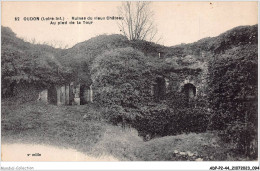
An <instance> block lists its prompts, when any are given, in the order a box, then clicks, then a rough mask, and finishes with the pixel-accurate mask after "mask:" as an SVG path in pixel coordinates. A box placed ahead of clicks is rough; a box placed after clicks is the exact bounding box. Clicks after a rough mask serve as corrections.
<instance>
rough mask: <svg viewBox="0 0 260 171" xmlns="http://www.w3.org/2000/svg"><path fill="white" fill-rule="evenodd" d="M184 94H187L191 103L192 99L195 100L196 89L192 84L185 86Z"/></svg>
mask: <svg viewBox="0 0 260 171" xmlns="http://www.w3.org/2000/svg"><path fill="white" fill-rule="evenodd" d="M183 92H184V94H185V97H186V99H187V101H189V100H190V99H191V98H194V97H195V96H196V87H195V86H194V85H193V84H190V83H188V84H185V85H184V88H183Z"/></svg>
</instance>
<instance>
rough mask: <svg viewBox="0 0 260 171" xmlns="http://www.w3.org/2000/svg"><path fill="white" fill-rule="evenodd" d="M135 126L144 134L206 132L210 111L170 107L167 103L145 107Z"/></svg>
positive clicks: (160, 134)
mask: <svg viewBox="0 0 260 171" xmlns="http://www.w3.org/2000/svg"><path fill="white" fill-rule="evenodd" d="M141 113H142V115H141V116H138V117H137V119H136V123H137V124H136V125H135V127H136V128H137V130H138V131H139V132H141V134H142V135H146V134H150V135H151V136H152V137H155V136H166V135H176V134H180V133H189V132H204V131H206V130H207V128H208V123H209V116H210V115H209V112H208V110H207V109H205V108H201V107H197V108H191V107H187V108H175V109H173V108H169V106H168V105H166V104H158V105H154V106H150V107H143V108H142V110H141Z"/></svg>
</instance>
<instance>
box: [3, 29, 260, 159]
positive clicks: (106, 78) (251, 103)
mask: <svg viewBox="0 0 260 171" xmlns="http://www.w3.org/2000/svg"><path fill="white" fill-rule="evenodd" d="M257 37H258V35H257V25H255V26H241V27H237V28H234V29H232V30H230V31H227V32H225V33H223V34H221V35H219V36H217V37H214V38H205V39H202V40H199V41H198V42H195V43H191V44H181V45H178V46H173V47H165V46H161V45H157V44H154V43H151V42H146V41H128V40H127V39H126V37H124V36H122V35H110V36H107V35H101V36H97V37H95V38H92V39H90V40H88V41H85V42H82V43H79V44H77V45H75V46H74V47H72V48H70V49H64V50H61V49H55V48H52V47H49V46H46V45H32V44H30V43H27V42H24V41H23V40H21V39H19V38H17V37H16V36H15V34H14V33H13V32H12V31H11V30H10V29H9V28H5V27H2V54H1V55H2V63H1V66H2V97H4V98H6V97H10V96H14V95H15V91H14V90H15V88H14V87H16V86H18V85H20V84H24V85H26V86H27V85H37V86H36V87H40V88H41V87H48V86H49V85H51V84H60V83H63V82H69V81H71V80H77V81H79V82H81V83H85V84H87V85H90V84H92V85H93V87H94V91H95V93H94V101H95V103H96V104H97V105H99V107H101V108H102V110H101V111H100V113H101V117H102V118H103V119H105V120H106V121H107V122H109V123H112V124H114V125H122V126H123V127H125V126H131V127H134V128H136V129H137V130H138V131H139V134H140V135H142V136H143V137H147V135H149V137H151V138H154V137H160V136H167V135H177V134H181V133H190V132H196V133H201V132H205V131H209V130H211V131H218V133H219V136H220V137H221V138H222V140H223V141H226V142H229V143H230V144H232V148H231V149H230V150H231V151H234V152H235V153H239V155H240V154H243V155H245V156H247V157H250V158H251V159H255V158H256V156H257V127H258V124H257V91H258V90H257V69H258V66H257V62H258V59H257V55H258V53H257V50H258V47H257V45H258V42H257ZM159 53H160V58H159V57H158V54H159ZM203 63H207V64H208V67H207V68H205V66H204V65H202V64H203ZM203 69H207V70H208V73H207V74H208V75H207V77H206V78H207V82H206V83H207V84H208V87H207V90H206V92H207V94H206V95H205V96H203V97H197V98H196V99H195V100H191V101H189V102H187V100H186V99H185V96H184V95H183V94H182V93H177V92H168V93H167V94H166V96H165V98H164V99H161V100H159V101H156V99H155V98H154V96H153V95H152V94H151V86H152V85H154V84H156V82H155V80H156V79H157V78H160V77H163V76H165V75H167V74H169V73H174V74H176V75H180V74H183V73H186V74H187V73H188V74H197V73H200V72H201V71H202V70H203ZM176 78H177V77H176ZM27 87H28V86H27ZM29 91H30V90H29ZM86 110H87V109H86ZM11 118H12V117H11ZM11 120H12V119H9V120H8V121H10V122H15V123H16V122H17V123H19V124H20V122H18V121H17V120H19V117H18V118H16V117H14V118H13V120H12V121H11ZM35 124H36V125H35V126H36V127H37V124H39V123H35ZM64 124H67V121H66V123H64ZM20 126H21V129H22V128H23V127H24V125H23V124H22V123H21V124H20ZM33 126H34V125H32V127H33ZM9 127H10V125H9V124H8V123H7V122H6V121H5V123H4V128H5V129H12V127H10V128H9ZM25 127H26V125H25ZM148 139H149V138H148ZM144 158H145V157H144Z"/></svg>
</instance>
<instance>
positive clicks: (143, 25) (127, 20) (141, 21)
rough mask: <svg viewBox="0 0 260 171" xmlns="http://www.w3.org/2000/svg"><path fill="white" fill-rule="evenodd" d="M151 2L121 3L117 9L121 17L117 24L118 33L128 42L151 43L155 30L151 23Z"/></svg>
mask: <svg viewBox="0 0 260 171" xmlns="http://www.w3.org/2000/svg"><path fill="white" fill-rule="evenodd" d="M150 4H151V2H143V1H141V2H122V6H120V7H119V10H118V11H119V16H120V17H123V18H124V20H121V21H120V22H119V23H118V26H119V29H120V31H121V32H122V33H123V34H124V35H125V36H126V37H127V38H128V39H129V40H147V41H153V40H154V39H155V36H156V34H157V32H158V31H157V28H156V26H155V25H154V22H153V20H152V19H153V12H152V11H151V10H150Z"/></svg>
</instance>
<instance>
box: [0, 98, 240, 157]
mask: <svg viewBox="0 0 260 171" xmlns="http://www.w3.org/2000/svg"><path fill="white" fill-rule="evenodd" d="M100 110H102V109H100V108H98V107H97V106H94V105H84V106H54V105H46V104H41V103H36V102H33V103H25V104H20V105H10V104H9V105H2V122H1V123H2V124H1V127H2V129H1V130H2V143H29V144H31V143H36V144H48V145H52V146H58V147H65V148H73V149H76V150H78V151H80V152H83V153H87V154H90V155H92V156H102V155H111V156H114V157H115V158H117V159H120V160H135V161H136V160H137V161H140V160H141V161H154V160H158V161H178V160H179V161H186V160H189V161H193V160H199V161H200V160H213V161H216V160H218V161H219V160H235V159H234V158H230V157H229V155H228V151H227V149H228V147H227V145H226V144H224V143H222V142H221V141H220V139H219V138H218V136H217V134H216V133H214V132H207V133H200V134H195V133H190V134H182V135H177V136H167V137H162V138H155V139H153V140H150V141H147V142H144V141H143V139H142V138H141V137H139V136H138V133H137V131H136V130H133V129H132V130H122V129H121V128H120V127H117V126H113V125H109V124H107V123H106V122H105V121H103V120H102V119H101V116H100Z"/></svg>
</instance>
